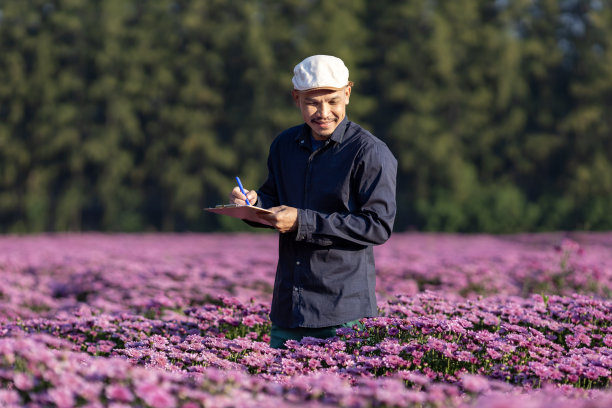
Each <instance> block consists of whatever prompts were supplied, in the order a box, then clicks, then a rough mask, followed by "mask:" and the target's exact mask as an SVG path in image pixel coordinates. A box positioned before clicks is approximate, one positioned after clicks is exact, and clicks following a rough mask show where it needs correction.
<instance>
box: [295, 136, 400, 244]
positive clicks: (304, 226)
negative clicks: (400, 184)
mask: <svg viewBox="0 0 612 408" xmlns="http://www.w3.org/2000/svg"><path fill="white" fill-rule="evenodd" d="M396 175H397V160H396V159H395V157H393V154H391V152H390V151H389V149H388V148H387V146H386V145H384V144H382V143H378V144H376V145H374V146H372V147H371V148H369V149H363V151H362V155H361V158H359V159H358V160H357V161H356V166H355V171H354V176H353V178H354V179H353V181H352V183H351V188H353V189H354V190H355V191H352V192H351V194H354V195H355V197H356V201H357V206H356V209H355V210H354V211H351V212H346V213H340V212H335V213H331V214H325V213H321V212H318V211H314V210H310V209H299V210H298V230H297V234H296V240H297V241H304V242H308V243H312V244H318V245H323V246H331V245H347V244H348V245H350V244H357V245H378V244H382V243H384V242H385V241H386V240H388V239H389V237H390V236H391V232H392V230H393V223H394V221H395V213H396V202H395V189H396Z"/></svg>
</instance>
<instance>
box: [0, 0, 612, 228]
mask: <svg viewBox="0 0 612 408" xmlns="http://www.w3.org/2000/svg"><path fill="white" fill-rule="evenodd" d="M313 54H331V55H335V56H338V57H340V58H342V59H343V60H344V61H345V63H346V65H347V66H348V67H349V70H350V77H351V80H352V81H354V82H355V86H354V88H353V96H352V98H351V103H350V105H349V106H348V116H349V119H351V120H353V121H355V122H358V123H359V124H361V125H362V126H363V127H365V128H367V129H369V130H371V131H372V132H373V133H374V134H375V135H376V136H378V137H379V138H380V139H382V140H383V141H385V142H386V143H387V144H388V145H389V146H390V148H391V150H392V151H393V152H394V154H395V155H396V157H397V158H398V162H399V169H398V190H397V194H398V216H397V221H396V227H395V229H396V230H397V231H403V230H412V229H415V230H426V231H453V232H491V233H510V232H517V231H541V230H575V229H583V230H603V229H610V228H612V141H611V137H610V128H611V126H612V112H611V110H612V5H610V3H608V2H605V1H601V0H513V1H510V0H453V1H435V0H411V1H403V0H402V1H400V0H381V1H376V2H370V1H366V0H326V1H323V0H252V1H248V0H236V1H230V0H206V1H198V0H174V1H171V0H148V1H143V0H3V1H2V2H0V232H4V233H24V232H40V231H69V230H74V231H87V230H100V231H218V230H235V229H242V228H245V227H244V226H243V225H242V224H241V223H240V222H236V221H234V220H231V219H226V218H227V217H219V216H214V215H210V214H205V213H203V212H202V208H204V207H207V206H210V205H214V204H217V203H222V202H226V201H227V195H228V192H229V190H230V189H231V188H232V187H233V184H234V177H235V176H236V175H240V177H241V179H242V181H243V183H244V184H245V186H246V187H247V188H256V187H258V186H259V185H260V183H262V182H263V180H264V179H265V176H266V171H267V169H266V157H267V153H268V148H269V144H270V142H271V141H272V140H273V138H274V137H275V136H276V135H277V134H278V133H279V132H280V131H281V130H283V129H285V128H286V127H288V126H292V125H295V124H298V123H300V121H301V117H300V115H299V112H298V110H297V108H295V106H294V105H293V103H292V101H291V96H290V90H291V77H292V69H293V67H294V66H295V64H297V63H298V62H299V61H301V60H302V59H303V58H304V57H306V56H309V55H313Z"/></svg>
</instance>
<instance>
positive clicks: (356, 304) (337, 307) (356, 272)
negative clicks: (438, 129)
mask: <svg viewBox="0 0 612 408" xmlns="http://www.w3.org/2000/svg"><path fill="white" fill-rule="evenodd" d="M396 174H397V160H396V159H395V158H394V157H393V154H392V153H391V152H390V151H389V149H388V148H387V146H386V145H385V144H384V143H383V142H382V141H380V140H379V139H377V138H376V137H374V136H373V135H372V134H371V133H369V132H368V131H366V130H364V129H362V128H361V127H360V126H359V125H357V124H356V123H353V122H350V121H349V120H348V119H347V118H345V119H344V120H343V121H342V122H341V123H340V124H339V125H338V127H337V128H336V130H335V131H334V132H333V134H332V135H331V137H330V138H329V139H328V140H326V141H325V142H324V143H323V144H322V145H321V146H320V147H319V148H318V149H313V148H312V139H311V130H310V127H309V126H308V125H306V124H302V125H300V126H295V127H292V128H290V129H287V130H285V131H284V132H282V133H281V134H280V135H278V136H277V137H276V139H275V140H274V141H273V142H272V145H271V146H270V154H269V156H268V178H267V180H266V181H265V183H264V184H263V185H262V186H261V188H260V189H259V190H258V191H257V194H258V201H257V205H258V206H260V207H263V208H269V207H275V206H279V205H287V206H291V207H295V208H297V209H298V227H297V231H292V232H287V233H284V234H279V259H278V265H277V269H276V279H275V282H274V294H273V299H272V309H271V313H270V319H271V320H272V322H273V323H275V324H276V325H277V326H279V327H283V328H294V327H326V326H334V325H338V324H343V323H346V322H349V321H352V320H355V319H359V318H362V317H372V316H376V315H377V305H376V294H375V289H376V275H375V271H374V251H373V245H377V244H382V243H383V242H385V241H386V240H387V239H388V238H389V236H390V235H391V231H392V229H393V222H394V219H395V211H396V204H395V179H396Z"/></svg>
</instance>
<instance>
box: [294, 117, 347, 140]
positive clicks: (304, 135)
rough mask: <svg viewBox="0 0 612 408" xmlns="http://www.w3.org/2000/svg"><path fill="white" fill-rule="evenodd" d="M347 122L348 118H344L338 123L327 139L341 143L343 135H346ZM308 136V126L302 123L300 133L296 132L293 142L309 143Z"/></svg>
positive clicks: (309, 131) (309, 132) (309, 130)
mask: <svg viewBox="0 0 612 408" xmlns="http://www.w3.org/2000/svg"><path fill="white" fill-rule="evenodd" d="M348 121H349V120H348V116H344V119H342V120H341V121H340V123H339V124H338V126H337V127H336V129H335V130H334V132H333V133H332V134H331V136H330V138H329V139H330V140H332V141H334V142H336V143H342V140H343V139H344V134H345V133H346V128H347V125H348ZM310 134H311V129H310V126H308V125H307V124H305V123H304V125H303V126H302V129H301V130H300V132H298V134H297V135H296V136H295V140H296V141H297V142H298V143H300V144H305V143H309V141H308V139H309V138H310Z"/></svg>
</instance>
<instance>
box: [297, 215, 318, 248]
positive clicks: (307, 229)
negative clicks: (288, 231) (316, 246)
mask: <svg viewBox="0 0 612 408" xmlns="http://www.w3.org/2000/svg"><path fill="white" fill-rule="evenodd" d="M314 227H315V217H314V213H313V212H312V211H310V210H304V209H298V229H297V234H296V237H295V240H296V241H309V240H310V239H311V238H312V232H313V231H314Z"/></svg>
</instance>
